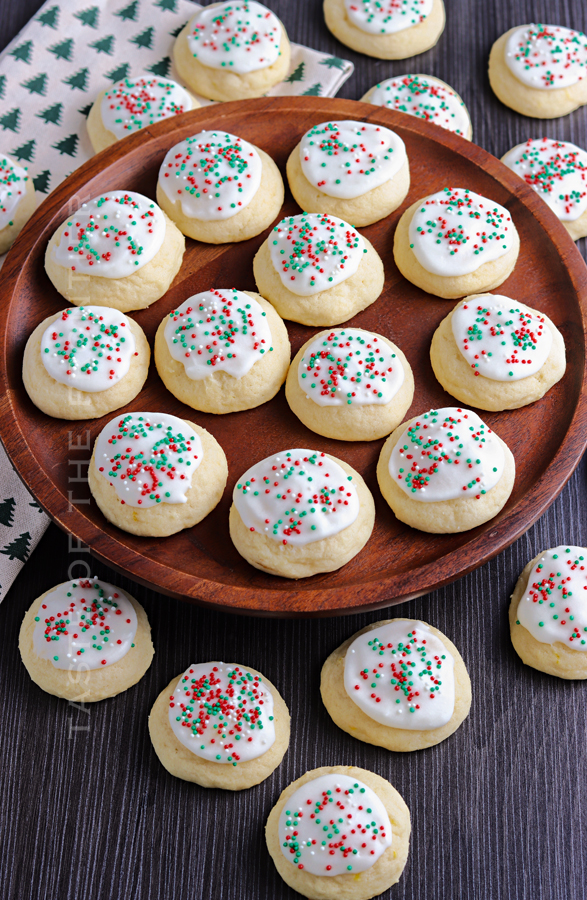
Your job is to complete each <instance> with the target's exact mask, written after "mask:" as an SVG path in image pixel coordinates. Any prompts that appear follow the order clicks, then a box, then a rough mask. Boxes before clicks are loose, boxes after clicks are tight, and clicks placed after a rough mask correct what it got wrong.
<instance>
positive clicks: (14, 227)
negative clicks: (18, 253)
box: [0, 153, 37, 254]
mask: <svg viewBox="0 0 587 900" xmlns="http://www.w3.org/2000/svg"><path fill="white" fill-rule="evenodd" d="M36 206H37V198H36V196H35V186H34V184H33V179H32V178H30V177H29V175H28V173H27V170H26V169H25V168H23V167H22V166H19V164H18V163H17V162H15V160H13V159H11V157H10V156H6V154H5V153H0V254H1V253H6V251H7V250H9V249H10V248H11V247H12V245H13V244H14V242H15V240H16V239H17V237H18V235H19V234H20V232H21V231H22V229H23V228H24V226H25V225H26V223H27V222H28V220H29V219H30V217H31V216H32V214H33V213H34V211H35V208H36Z"/></svg>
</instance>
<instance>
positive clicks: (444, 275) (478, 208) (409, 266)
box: [393, 188, 520, 300]
mask: <svg viewBox="0 0 587 900" xmlns="http://www.w3.org/2000/svg"><path fill="white" fill-rule="evenodd" d="M519 250H520V238H519V236H518V232H517V230H516V226H515V225H514V223H513V221H512V218H511V216H510V214H509V212H508V211H507V209H505V207H503V206H500V204H499V203H496V202H495V200H488V199H487V197H482V196H481V194H476V193H475V192H474V191H470V190H466V189H465V188H445V189H444V190H443V191H438V192H437V193H436V194H430V196H429V197H423V198H422V200H418V201H417V203H414V204H412V206H410V208H409V209H407V210H406V211H405V213H404V214H403V216H402V217H401V219H400V220H399V223H398V226H397V228H396V231H395V237H394V242H393V255H394V258H395V262H396V265H397V267H398V269H399V270H400V272H401V273H402V275H403V276H404V278H407V279H408V281H411V282H412V284H415V285H417V286H418V287H419V288H422V290H424V291H426V292H427V293H428V294H436V296H438V297H442V298H444V299H445V300H455V299H456V298H457V297H463V296H465V295H468V294H479V293H481V292H483V291H491V290H493V288H496V287H498V286H499V285H500V284H502V283H503V282H504V281H505V280H506V278H508V276H509V275H510V274H511V272H512V271H513V268H514V266H515V265H516V261H517V259H518V253H519Z"/></svg>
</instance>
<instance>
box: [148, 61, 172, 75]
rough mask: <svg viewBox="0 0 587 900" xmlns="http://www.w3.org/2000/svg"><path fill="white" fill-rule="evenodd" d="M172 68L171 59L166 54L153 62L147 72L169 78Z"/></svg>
mask: <svg viewBox="0 0 587 900" xmlns="http://www.w3.org/2000/svg"><path fill="white" fill-rule="evenodd" d="M170 68H171V60H170V59H169V57H168V56H164V57H163V59H160V60H159V62H156V63H153V65H152V66H148V67H147V72H152V73H153V75H158V76H159V78H167V76H168V75H169V70H170Z"/></svg>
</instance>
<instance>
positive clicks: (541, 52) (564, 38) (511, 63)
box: [505, 24, 587, 91]
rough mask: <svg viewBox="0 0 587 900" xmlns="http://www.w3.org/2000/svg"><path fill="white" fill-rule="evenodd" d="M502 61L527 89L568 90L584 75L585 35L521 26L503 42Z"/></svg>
mask: <svg viewBox="0 0 587 900" xmlns="http://www.w3.org/2000/svg"><path fill="white" fill-rule="evenodd" d="M505 61H506V65H507V66H508V68H509V69H510V71H511V72H512V74H513V75H515V77H516V78H517V79H518V81H521V82H522V84H525V85H526V86H527V87H530V88H534V89H537V90H540V91H549V90H553V89H554V90H556V89H560V88H565V87H570V86H571V85H573V84H577V82H578V81H581V79H582V78H585V76H586V75H587V35H585V34H583V32H582V31H573V30H572V29H570V28H562V27H561V26H559V25H534V24H532V25H522V26H521V27H520V28H517V29H516V30H515V31H514V32H512V34H511V35H510V36H509V38H508V40H507V43H506V46H505Z"/></svg>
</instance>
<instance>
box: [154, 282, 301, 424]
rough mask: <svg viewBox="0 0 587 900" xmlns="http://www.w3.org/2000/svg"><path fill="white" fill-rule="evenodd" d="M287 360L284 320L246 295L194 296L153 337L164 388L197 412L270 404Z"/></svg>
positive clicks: (288, 350)
mask: <svg viewBox="0 0 587 900" xmlns="http://www.w3.org/2000/svg"><path fill="white" fill-rule="evenodd" d="M290 357H291V347H290V344H289V337H288V334H287V328H286V327H285V325H284V324H283V321H282V320H281V319H280V317H279V316H278V315H277V313H276V312H275V310H274V309H273V307H272V306H271V304H270V303H268V302H267V301H266V300H264V299H263V297H260V296H259V294H253V293H250V292H249V291H237V290H234V289H231V290H226V289H220V290H214V289H213V290H210V291H203V292H202V293H201V294H194V296H193V297H188V299H187V300H184V302H183V303H182V304H181V305H180V306H178V307H177V309H174V310H172V311H171V312H170V313H169V315H168V316H166V317H165V318H164V319H163V321H162V322H161V324H160V326H159V328H158V330H157V335H156V337H155V363H156V365H157V371H158V372H159V375H160V376H161V380H162V381H163V384H164V385H165V387H166V388H167V389H168V390H169V391H171V393H172V394H174V396H176V397H177V399H178V400H181V402H182V403H185V404H186V405H187V406H191V407H193V409H199V410H201V411H202V412H210V413H229V412H237V411H238V410H241V409H252V408H253V407H254V406H260V405H261V404H262V403H266V402H267V400H271V398H272V397H274V396H275V394H276V393H277V391H278V390H279V388H280V387H281V385H282V384H283V382H284V381H285V376H286V375H287V370H288V368H289V363H290Z"/></svg>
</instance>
